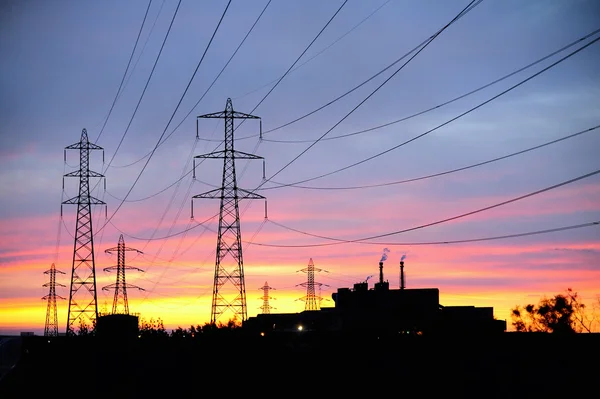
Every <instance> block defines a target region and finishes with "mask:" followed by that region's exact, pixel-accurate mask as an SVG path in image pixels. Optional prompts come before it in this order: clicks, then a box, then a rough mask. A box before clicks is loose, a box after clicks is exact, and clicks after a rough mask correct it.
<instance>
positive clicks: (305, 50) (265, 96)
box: [238, 0, 348, 129]
mask: <svg viewBox="0 0 600 399" xmlns="http://www.w3.org/2000/svg"><path fill="white" fill-rule="evenodd" d="M347 2H348V0H344V2H343V3H342V5H341V6H340V7H339V8H338V9H337V11H336V12H335V13H334V14H333V16H332V17H331V18H329V21H327V23H326V24H325V26H323V28H321V30H320V31H319V33H318V34H317V35H316V36H315V38H314V39H313V40H312V41H311V42H310V43H309V44H308V46H306V48H305V49H304V51H303V52H302V53H301V54H300V55H299V56H298V58H296V61H294V63H293V64H292V65H291V66H290V67H289V68H288V70H287V71H285V73H284V74H283V75H281V77H280V78H279V79H278V80H277V83H275V85H274V86H273V87H271V90H269V91H268V92H267V94H265V95H264V97H263V98H262V99H261V100H260V101H259V102H258V104H256V105H255V106H254V108H252V111H250V112H249V113H250V114H252V113H253V112H254V111H256V108H258V107H259V106H260V104H262V103H263V101H265V99H266V98H267V97H268V96H269V95H270V94H271V93H272V92H273V90H275V88H276V87H277V86H278V85H279V83H281V81H282V80H283V78H285V77H286V76H287V75H288V74H289V73H290V71H291V70H292V68H294V65H296V64H297V63H298V61H300V58H302V56H304V54H305V53H306V52H307V51H308V49H309V48H310V47H311V46H312V45H313V43H314V42H315V41H317V39H318V38H319V37H320V36H321V34H322V33H323V32H324V31H325V29H327V27H328V26H329V24H330V23H331V21H333V19H334V18H335V17H336V15H338V13H339V12H340V11H341V10H342V8H344V6H345V5H346V3H347ZM244 121H245V119H243V120H242V122H240V124H239V125H238V129H239V127H240V126H241V125H242V123H244Z"/></svg>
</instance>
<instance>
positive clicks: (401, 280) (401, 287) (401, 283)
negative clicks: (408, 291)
mask: <svg viewBox="0 0 600 399" xmlns="http://www.w3.org/2000/svg"><path fill="white" fill-rule="evenodd" d="M400 289H401V290H403V289H404V261H403V260H401V261H400Z"/></svg>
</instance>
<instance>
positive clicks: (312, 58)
mask: <svg viewBox="0 0 600 399" xmlns="http://www.w3.org/2000/svg"><path fill="white" fill-rule="evenodd" d="M390 1H391V0H387V1H386V2H384V3H383V4H381V5H380V6H379V7H377V8H376V9H375V10H374V11H372V12H371V13H370V14H369V15H367V16H366V17H365V18H363V19H362V20H361V21H360V22H359V23H357V24H356V25H354V26H353V27H352V28H351V29H350V30H348V31H346V33H344V34H343V35H342V36H340V37H338V38H337V39H336V40H334V41H333V42H331V43H330V44H329V45H328V46H327V47H325V48H323V49H322V50H321V51H319V52H318V53H316V54H315V55H313V56H312V57H310V58H308V59H307V60H306V61H304V62H302V63H301V64H300V65H298V66H297V67H295V68H293V69H292V70H291V71H290V72H289V73H292V72H294V71H297V70H298V69H300V68H301V67H303V66H304V65H306V64H308V63H309V62H310V61H312V60H314V59H315V58H317V57H318V56H320V55H321V54H323V53H324V52H325V51H327V50H329V49H330V48H331V47H333V46H334V45H335V44H336V43H338V42H339V41H340V40H342V39H343V38H345V37H346V36H348V35H349V34H350V33H352V32H353V31H354V30H355V29H356V28H358V27H359V26H360V25H362V24H363V23H365V22H366V21H367V20H368V19H369V18H371V17H372V16H373V15H375V14H376V13H377V12H378V11H379V10H381V9H382V8H383V7H384V6H386V5H387V4H388V3H389V2H390ZM276 82H277V79H275V80H272V81H270V82H269V83H265V84H264V85H262V86H260V87H258V88H256V89H254V90H251V91H249V92H247V93H246V94H242V95H241V96H237V97H232V100H237V99H240V98H243V97H246V96H247V95H249V94H252V93H254V92H256V91H258V90H260V89H263V88H265V87H267V86H270V85H272V84H273V83H276ZM248 138H249V137H248Z"/></svg>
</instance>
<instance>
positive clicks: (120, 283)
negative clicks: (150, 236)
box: [102, 234, 144, 314]
mask: <svg viewBox="0 0 600 399" xmlns="http://www.w3.org/2000/svg"><path fill="white" fill-rule="evenodd" d="M115 251H116V252H117V265H116V266H110V267H105V268H104V271H107V272H108V271H111V270H116V271H117V282H116V283H115V284H111V285H107V286H106V287H102V289H103V290H105V291H108V290H115V296H114V299H113V306H112V314H129V303H128V301H127V288H134V289H138V290H141V291H144V289H143V288H140V287H138V286H135V285H131V284H127V282H126V281H125V270H127V269H129V270H137V271H140V272H143V270H142V269H138V268H137V267H132V266H127V265H125V252H127V251H135V252H137V253H139V254H141V253H142V251H138V250H137V249H134V248H129V247H126V246H125V240H124V239H123V234H121V236H120V237H119V243H118V244H117V246H116V247H113V248H109V249H107V250H105V251H104V252H106V253H107V254H112V253H114V252H115Z"/></svg>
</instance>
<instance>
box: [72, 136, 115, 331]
mask: <svg viewBox="0 0 600 399" xmlns="http://www.w3.org/2000/svg"><path fill="white" fill-rule="evenodd" d="M67 150H79V170H76V171H73V172H71V173H67V174H66V175H64V177H79V195H77V196H76V197H73V198H71V199H68V200H66V201H64V202H63V204H72V205H77V223H76V227H75V243H74V246H73V267H72V268H71V290H70V293H69V311H68V316H67V335H71V334H73V333H74V328H73V325H74V324H75V322H76V321H79V322H80V323H82V324H86V322H85V319H84V317H87V319H88V321H90V323H91V324H92V326H93V325H94V324H95V322H96V318H97V317H98V302H97V295H96V264H95V260H94V234H93V231H92V205H106V204H105V202H104V201H101V200H99V199H97V198H94V197H92V196H91V195H90V177H100V178H102V177H104V175H102V174H100V173H97V172H94V171H91V170H90V151H92V150H102V151H103V152H102V158H104V149H103V148H102V147H100V146H98V145H96V144H94V143H90V142H89V140H88V136H87V130H85V129H83V130H82V131H81V139H80V140H79V142H78V143H75V144H71V145H70V146H68V147H65V162H66V159H67ZM64 177H63V189H64V186H65V182H64ZM104 183H105V184H106V180H105V181H104ZM61 214H62V207H61Z"/></svg>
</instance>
